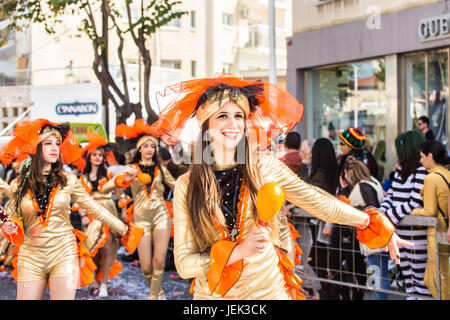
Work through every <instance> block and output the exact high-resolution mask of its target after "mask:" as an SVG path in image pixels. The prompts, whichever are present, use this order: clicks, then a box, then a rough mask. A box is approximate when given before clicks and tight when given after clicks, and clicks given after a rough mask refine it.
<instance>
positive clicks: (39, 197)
mask: <svg viewBox="0 0 450 320" xmlns="http://www.w3.org/2000/svg"><path fill="white" fill-rule="evenodd" d="M44 177H45V179H46V180H47V189H45V191H44V192H43V193H41V194H36V201H37V203H38V205H39V212H37V213H36V218H37V217H39V216H41V215H42V216H43V218H45V216H44V213H45V209H46V208H47V205H48V201H49V198H50V193H51V191H52V188H51V187H50V184H51V178H50V175H45V176H44Z"/></svg>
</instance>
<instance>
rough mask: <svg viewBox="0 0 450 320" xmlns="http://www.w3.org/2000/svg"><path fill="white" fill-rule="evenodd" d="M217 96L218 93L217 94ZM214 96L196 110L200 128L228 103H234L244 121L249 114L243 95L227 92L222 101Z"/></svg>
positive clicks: (246, 99)
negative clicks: (241, 113)
mask: <svg viewBox="0 0 450 320" xmlns="http://www.w3.org/2000/svg"><path fill="white" fill-rule="evenodd" d="M218 94H219V93H218ZM218 94H216V95H214V96H213V97H212V98H211V100H209V101H207V102H206V103H204V104H203V105H201V106H200V107H199V108H198V110H197V121H198V123H199V126H200V127H201V126H202V125H203V123H204V122H205V121H206V120H208V119H209V117H211V116H212V115H213V114H214V113H216V112H217V111H219V110H220V108H222V107H223V106H224V105H225V104H227V103H228V102H234V103H235V104H236V105H237V106H238V107H239V108H240V109H241V110H242V111H243V112H244V117H245V119H247V118H248V115H249V114H250V106H249V104H248V98H247V97H246V96H244V95H243V94H230V91H229V90H225V91H224V92H223V96H222V99H221V100H219V99H217V95H218ZM211 101H213V102H211Z"/></svg>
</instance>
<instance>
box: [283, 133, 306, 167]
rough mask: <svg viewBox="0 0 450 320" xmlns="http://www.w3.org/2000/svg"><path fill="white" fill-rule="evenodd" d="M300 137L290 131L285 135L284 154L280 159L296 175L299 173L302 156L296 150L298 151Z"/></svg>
mask: <svg viewBox="0 0 450 320" xmlns="http://www.w3.org/2000/svg"><path fill="white" fill-rule="evenodd" d="M300 143H301V136H300V134H299V133H298V132H295V131H291V132H289V133H288V134H287V135H286V140H285V141H284V146H285V150H286V154H285V155H284V156H283V157H282V158H281V159H280V160H281V161H283V162H284V164H286V165H287V166H288V167H289V169H291V170H292V171H293V172H295V173H297V174H298V172H299V171H300V166H301V165H302V156H301V154H300V152H298V149H300Z"/></svg>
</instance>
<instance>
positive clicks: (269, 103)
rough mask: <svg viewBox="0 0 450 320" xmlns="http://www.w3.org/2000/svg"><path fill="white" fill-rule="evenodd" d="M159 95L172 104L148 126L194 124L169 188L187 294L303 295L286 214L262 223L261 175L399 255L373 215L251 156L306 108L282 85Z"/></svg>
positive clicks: (170, 134) (175, 128)
mask: <svg viewBox="0 0 450 320" xmlns="http://www.w3.org/2000/svg"><path fill="white" fill-rule="evenodd" d="M173 95H175V97H173ZM162 96H163V97H166V98H168V99H167V101H170V103H169V105H168V106H166V107H165V108H164V109H163V111H162V112H161V115H160V119H159V120H158V121H157V122H155V123H154V124H153V125H152V127H151V132H152V133H153V134H154V135H155V136H157V137H160V138H162V140H163V141H164V142H166V143H168V144H171V143H176V142H177V141H178V140H180V138H181V136H180V133H181V132H182V129H183V128H184V126H185V124H186V121H187V120H188V119H189V118H190V117H191V116H192V115H194V116H195V117H196V119H197V121H198V124H199V127H200V128H201V131H200V135H199V139H198V140H197V142H196V144H195V151H194V162H193V164H192V165H191V167H190V171H189V172H188V173H186V174H184V175H182V176H181V177H180V178H179V179H178V180H177V183H176V186H175V192H174V224H175V235H174V255H175V264H176V267H177V271H178V273H179V274H180V276H181V277H182V278H186V279H188V278H195V281H194V282H193V284H192V286H191V290H192V291H191V292H192V293H193V294H194V299H252V300H253V299H304V297H303V295H302V294H301V291H299V290H300V283H301V279H299V278H298V277H297V276H296V275H295V274H294V269H293V267H294V264H293V263H292V261H291V260H290V259H289V258H288V257H287V255H286V252H290V251H292V250H293V248H292V245H293V242H292V237H291V234H290V232H289V227H288V224H287V221H286V217H285V216H284V215H283V213H282V212H283V211H280V212H279V213H278V214H277V215H276V216H275V217H274V218H273V219H272V220H271V221H270V223H269V227H262V226H261V225H260V223H259V216H258V212H257V210H256V194H257V191H258V190H259V189H260V188H261V187H262V186H263V185H264V184H266V183H268V182H275V183H276V184H278V185H279V186H280V187H281V188H282V190H283V191H284V194H285V197H286V200H288V201H289V202H291V203H293V204H294V205H296V206H298V207H301V208H304V209H305V210H307V211H308V212H309V213H311V214H313V215H314V216H316V217H317V218H320V219H323V220H325V221H328V222H332V223H340V224H346V225H351V226H355V227H357V228H358V235H359V239H360V241H362V242H364V243H366V244H368V245H369V246H382V245H387V244H388V243H389V248H390V249H391V256H392V257H395V258H397V256H396V255H397V254H398V249H397V245H398V244H399V243H405V242H404V241H403V240H401V239H399V238H398V236H397V235H396V234H395V233H394V228H393V226H392V224H390V223H389V221H387V219H386V218H385V217H384V216H382V215H381V214H380V213H379V212H377V211H370V212H369V213H364V212H361V211H359V210H356V209H354V208H352V207H351V206H349V205H347V204H345V203H344V202H341V201H339V200H337V199H336V198H335V197H333V196H331V195H330V194H328V193H326V192H324V191H322V190H320V189H318V188H315V187H314V186H311V185H308V184H306V183H305V182H303V181H302V180H301V179H300V178H299V177H298V176H297V175H295V174H294V173H292V172H291V170H290V169H289V168H288V167H287V166H286V165H284V164H283V163H282V162H280V161H279V160H277V159H276V158H275V157H273V156H272V155H270V154H268V153H267V152H260V153H259V154H258V152H257V151H263V150H264V149H267V147H268V145H270V142H271V140H272V139H273V138H274V137H275V136H277V135H278V134H280V133H286V132H287V131H289V130H291V129H292V128H293V126H294V125H295V124H296V123H298V122H299V121H301V118H302V115H303V106H302V105H300V104H299V103H298V102H297V101H296V100H295V99H294V98H293V97H292V96H290V95H289V94H288V93H287V92H286V91H284V90H283V89H281V88H279V87H277V86H275V85H272V84H269V83H265V82H260V81H246V80H243V79H242V78H241V77H239V76H234V75H228V74H225V75H219V76H218V77H215V78H208V79H196V80H190V81H185V82H182V83H180V84H176V85H172V86H169V87H168V88H167V89H166V90H165V92H163V93H162ZM271 129H272V130H271ZM265 200H266V201H267V200H269V199H265ZM269 203H270V201H269ZM269 205H270V204H269Z"/></svg>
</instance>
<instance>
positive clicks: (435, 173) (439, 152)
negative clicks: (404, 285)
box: [412, 140, 450, 300]
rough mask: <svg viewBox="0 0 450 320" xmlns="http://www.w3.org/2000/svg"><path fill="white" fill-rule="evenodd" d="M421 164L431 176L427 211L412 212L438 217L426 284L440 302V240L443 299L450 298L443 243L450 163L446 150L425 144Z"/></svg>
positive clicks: (430, 238)
mask: <svg viewBox="0 0 450 320" xmlns="http://www.w3.org/2000/svg"><path fill="white" fill-rule="evenodd" d="M420 151H421V152H420V163H421V164H422V165H423V167H424V168H425V169H426V170H428V171H429V172H430V173H429V174H428V175H427V176H426V177H425V180H424V185H423V188H422V190H421V192H420V195H421V196H422V197H423V204H424V207H423V208H417V209H414V210H413V211H412V214H413V215H420V216H431V217H437V219H438V226H437V230H436V228H435V227H429V228H428V237H427V240H428V246H427V249H428V260H427V262H426V267H425V277H424V282H425V284H426V285H427V287H428V289H429V290H430V291H431V293H432V295H433V298H435V299H437V298H438V295H437V285H436V261H437V260H436V240H437V241H438V243H439V244H438V246H439V247H438V249H439V251H438V252H439V271H440V274H441V282H440V284H441V287H440V288H441V291H440V298H441V299H442V300H449V299H450V270H449V260H448V257H449V254H450V246H448V245H445V244H443V243H442V242H445V241H446V238H447V230H448V197H449V188H450V185H449V181H450V172H449V171H448V170H447V168H446V167H445V166H446V165H448V164H450V159H449V157H448V155H447V151H446V150H445V147H444V146H443V145H442V144H441V143H440V142H438V141H430V140H427V141H425V142H424V143H423V144H422V146H421V147H420Z"/></svg>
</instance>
